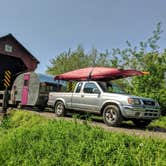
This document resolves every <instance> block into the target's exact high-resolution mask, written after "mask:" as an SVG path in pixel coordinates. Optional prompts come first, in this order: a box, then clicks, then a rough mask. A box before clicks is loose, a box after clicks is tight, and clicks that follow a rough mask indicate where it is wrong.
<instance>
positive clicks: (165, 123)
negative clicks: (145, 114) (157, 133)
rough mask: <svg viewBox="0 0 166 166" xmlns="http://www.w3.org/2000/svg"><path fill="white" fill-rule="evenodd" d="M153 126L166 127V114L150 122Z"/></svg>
mask: <svg viewBox="0 0 166 166" xmlns="http://www.w3.org/2000/svg"><path fill="white" fill-rule="evenodd" d="M150 126H151V127H160V128H164V129H166V116H161V117H160V118H159V119H157V120H155V121H153V122H152V123H151V124H150Z"/></svg>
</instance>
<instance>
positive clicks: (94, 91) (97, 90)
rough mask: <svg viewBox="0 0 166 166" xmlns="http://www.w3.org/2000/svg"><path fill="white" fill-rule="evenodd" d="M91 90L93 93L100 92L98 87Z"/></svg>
mask: <svg viewBox="0 0 166 166" xmlns="http://www.w3.org/2000/svg"><path fill="white" fill-rule="evenodd" d="M92 92H93V93H95V94H100V93H101V92H100V91H99V89H98V88H93V90H92Z"/></svg>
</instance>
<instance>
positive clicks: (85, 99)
mask: <svg viewBox="0 0 166 166" xmlns="http://www.w3.org/2000/svg"><path fill="white" fill-rule="evenodd" d="M76 98H77V100H79V101H77V106H79V108H80V109H81V110H84V111H92V112H97V111H99V106H100V90H99V89H98V87H97V86H96V84H95V83H85V85H84V88H83V91H82V92H80V93H79V94H78V95H77V96H75V99H76ZM75 101H76V100H75ZM75 101H73V102H72V103H75V104H76V102H75Z"/></svg>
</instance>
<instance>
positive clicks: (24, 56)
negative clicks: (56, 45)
mask: <svg viewBox="0 0 166 166" xmlns="http://www.w3.org/2000/svg"><path fill="white" fill-rule="evenodd" d="M6 45H8V46H11V47H12V48H13V50H12V52H10V51H6V50H5V46H6ZM0 54H3V55H7V56H11V57H16V58H19V59H21V60H22V61H23V63H24V64H25V66H26V67H27V71H34V70H35V69H36V67H37V64H39V63H40V62H39V61H38V60H37V59H36V58H35V57H34V56H33V55H32V54H31V53H30V52H29V51H28V50H27V49H26V48H25V47H24V46H23V45H22V44H21V43H20V42H19V41H18V40H17V39H16V38H15V37H14V36H13V35H12V34H10V33H9V34H8V35H5V36H2V37H0Z"/></svg>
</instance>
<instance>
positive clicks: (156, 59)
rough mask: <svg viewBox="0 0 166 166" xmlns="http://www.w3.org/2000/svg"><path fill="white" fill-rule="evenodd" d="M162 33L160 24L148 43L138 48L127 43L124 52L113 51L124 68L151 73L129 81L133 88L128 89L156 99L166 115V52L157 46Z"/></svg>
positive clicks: (141, 44)
mask: <svg viewBox="0 0 166 166" xmlns="http://www.w3.org/2000/svg"><path fill="white" fill-rule="evenodd" d="M161 33H162V30H161V24H160V23H158V24H157V27H156V30H154V31H153V36H152V37H150V38H149V39H148V40H147V41H146V42H140V44H139V46H138V47H132V44H131V43H129V42H128V41H127V45H128V47H127V48H125V49H123V50H120V49H113V55H114V56H116V57H118V58H120V59H122V60H121V61H119V62H118V64H119V65H120V66H122V67H123V68H134V69H137V70H141V71H148V72H150V75H147V76H143V77H134V78H133V79H132V80H131V79H128V81H129V85H131V86H128V87H127V89H128V91H129V92H130V93H132V94H135V95H138V96H144V97H150V98H154V99H156V100H157V101H159V103H160V105H161V107H162V111H163V113H166V100H165V99H166V80H165V78H164V73H165V72H166V51H164V52H162V53H160V52H159V51H158V49H159V46H158V44H157V42H158V40H159V39H160V35H161ZM147 50H148V51H147Z"/></svg>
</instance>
